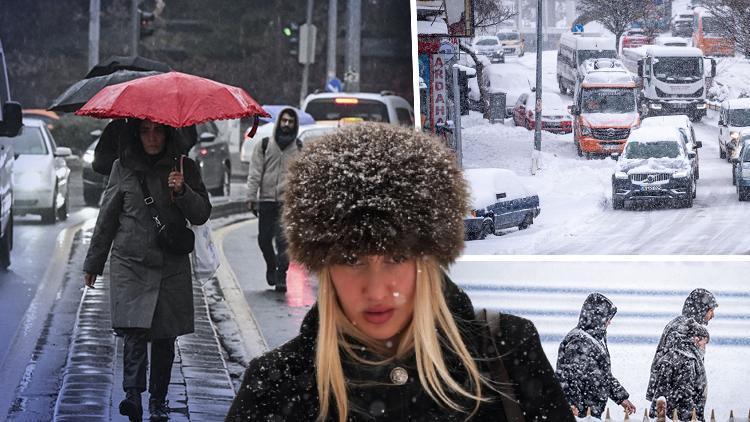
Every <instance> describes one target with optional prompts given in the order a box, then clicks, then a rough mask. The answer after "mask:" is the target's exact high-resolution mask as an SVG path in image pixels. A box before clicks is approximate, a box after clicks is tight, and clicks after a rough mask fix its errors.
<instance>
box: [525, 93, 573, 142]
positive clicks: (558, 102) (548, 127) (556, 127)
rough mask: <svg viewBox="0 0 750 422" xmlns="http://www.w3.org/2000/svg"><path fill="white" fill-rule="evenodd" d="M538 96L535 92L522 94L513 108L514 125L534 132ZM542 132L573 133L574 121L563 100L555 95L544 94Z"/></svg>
mask: <svg viewBox="0 0 750 422" xmlns="http://www.w3.org/2000/svg"><path fill="white" fill-rule="evenodd" d="M535 101H536V94H535V93H533V92H529V93H525V94H521V95H520V96H519V97H518V101H516V105H515V106H514V107H513V123H514V124H515V125H516V126H523V127H525V128H526V129H528V130H534V125H535V124H536V118H535V116H534V110H535V106H534V103H535ZM542 130H545V131H547V132H552V133H571V132H572V131H573V120H572V118H571V117H570V114H569V113H568V109H567V107H566V106H565V104H564V103H563V101H562V98H560V96H559V95H558V94H555V93H552V92H550V93H546V92H545V93H543V94H542Z"/></svg>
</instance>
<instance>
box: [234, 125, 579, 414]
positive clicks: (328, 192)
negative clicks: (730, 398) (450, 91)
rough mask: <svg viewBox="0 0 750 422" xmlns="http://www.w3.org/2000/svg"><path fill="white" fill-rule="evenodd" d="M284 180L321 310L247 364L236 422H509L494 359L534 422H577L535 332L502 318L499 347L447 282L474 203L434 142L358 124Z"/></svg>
mask: <svg viewBox="0 0 750 422" xmlns="http://www.w3.org/2000/svg"><path fill="white" fill-rule="evenodd" d="M288 177H289V179H288V183H287V190H286V194H285V201H284V214H283V219H284V227H285V230H286V235H287V238H288V240H289V251H290V255H291V257H292V258H293V259H294V260H295V261H296V262H299V263H300V264H302V265H304V266H305V267H306V268H307V269H308V270H309V272H310V274H311V275H312V276H313V277H315V278H317V281H318V298H317V302H316V304H315V306H314V307H313V308H312V309H311V310H310V311H309V312H308V314H307V315H306V316H305V318H304V320H303V323H302V327H301V329H300V334H299V335H298V336H297V337H295V338H293V339H292V340H290V341H289V342H287V343H286V344H284V345H282V346H280V347H279V348H277V349H275V350H273V351H271V352H268V353H266V354H265V355H263V356H260V357H258V358H256V359H254V360H253V361H252V362H250V365H249V367H248V368H247V370H246V372H245V375H244V377H243V380H242V384H241V386H240V390H239V392H238V393H237V397H236V398H235V399H234V402H233V403H232V406H231V408H230V410H229V413H228V415H227V417H226V420H227V421H282V420H283V421H295V422H308V421H309V422H312V421H318V420H320V421H336V422H344V421H373V422H375V421H382V422H385V421H387V422H394V421H424V422H427V421H465V420H476V421H490V420H491V421H499V422H503V421H507V420H508V419H507V418H506V410H509V409H510V408H511V407H512V406H511V405H508V408H507V409H506V408H505V407H504V406H505V402H503V399H502V398H501V396H500V393H499V392H498V390H499V386H498V384H497V383H496V382H495V381H494V380H493V379H492V378H491V377H492V375H491V373H492V370H491V369H490V368H489V365H491V363H492V362H496V359H498V354H499V355H500V356H502V358H501V359H502V362H503V363H504V367H505V368H506V369H507V373H508V376H509V381H510V382H509V383H510V384H511V385H512V387H513V388H514V394H515V396H516V398H517V400H518V403H517V404H516V405H515V406H516V407H518V409H516V410H517V411H518V413H523V414H525V421H527V422H532V421H540V422H541V421H555V422H569V421H570V422H572V421H573V420H574V419H573V415H572V414H571V413H570V409H569V408H568V405H567V403H566V401H565V398H564V396H563V394H562V390H561V389H560V385H559V383H558V382H557V380H556V379H555V377H554V372H553V370H552V367H551V365H550V363H549V361H548V360H547V358H546V356H545V354H544V351H543V349H542V348H541V342H540V339H539V335H538V333H537V331H536V329H535V328H534V326H533V324H532V323H531V322H530V321H528V320H525V319H522V318H519V317H514V316H510V315H506V314H501V318H500V324H499V334H497V335H496V336H495V337H491V336H492V334H490V333H491V331H489V330H487V328H488V326H487V321H484V322H482V320H481V319H478V318H477V317H475V312H474V309H473V306H472V304H471V301H470V300H469V298H468V296H467V295H466V293H464V292H463V291H462V290H461V289H460V288H459V287H458V286H456V284H454V283H453V282H452V281H451V280H449V279H448V278H447V277H446V275H445V273H444V271H443V269H444V268H445V267H447V266H448V265H449V264H450V263H452V262H453V261H454V260H455V259H456V258H457V257H458V256H459V254H460V252H461V249H462V247H463V237H464V234H463V218H464V215H465V214H466V210H467V209H468V194H467V188H466V181H465V180H464V177H463V174H462V173H461V170H460V169H459V168H458V166H457V164H456V160H455V156H454V155H453V154H452V153H451V152H450V151H449V150H448V149H447V148H446V147H445V146H444V145H442V144H441V143H440V141H439V140H437V139H435V138H433V137H431V136H429V135H426V134H423V133H419V132H416V131H414V130H413V129H408V128H399V127H396V126H392V125H386V124H378V123H362V124H357V125H354V126H350V127H347V128H344V129H340V130H339V131H337V132H334V133H333V134H330V135H327V136H324V137H322V138H320V139H317V140H316V141H315V142H314V143H311V144H309V145H306V146H305V148H303V149H302V151H301V153H300V155H299V157H298V159H297V160H295V161H294V163H293V164H292V165H291V167H290V169H289V175H288ZM490 340H496V344H497V345H498V350H497V354H496V355H495V356H494V359H495V360H494V361H491V360H489V359H485V358H484V357H480V350H482V344H486V342H487V341H490ZM495 368H497V367H495ZM517 420H518V419H514V421H517Z"/></svg>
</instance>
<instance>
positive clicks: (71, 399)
mask: <svg viewBox="0 0 750 422" xmlns="http://www.w3.org/2000/svg"><path fill="white" fill-rule="evenodd" d="M82 237H85V238H90V233H88V236H82ZM96 286H97V288H96V289H86V290H85V292H84V294H83V297H82V298H81V304H80V307H79V309H78V315H77V317H76V324H75V328H74V330H73V338H72V339H71V343H70V349H69V353H68V358H67V363H66V365H65V368H64V369H63V378H62V385H61V388H60V391H59V395H58V397H57V403H56V404H55V410H54V420H56V421H80V420H87V421H110V420H125V419H126V418H125V417H124V416H121V415H120V414H119V410H118V405H119V403H120V401H121V400H122V399H123V398H124V393H123V391H122V339H121V338H118V337H115V336H114V335H113V332H112V329H111V323H110V308H109V271H108V269H107V270H106V271H105V273H104V274H103V275H102V276H101V277H100V278H99V279H98V280H97V283H96ZM193 300H194V307H195V333H194V334H191V335H186V336H182V337H179V338H178V339H177V344H176V347H175V355H176V356H175V363H174V366H173V368H172V382H171V384H170V386H169V394H168V396H167V400H169V407H170V409H171V414H170V420H172V421H223V420H224V417H225V416H226V413H227V411H228V410H229V406H230V404H231V402H232V399H233V397H234V389H233V387H232V384H231V381H230V378H229V374H228V372H227V369H226V363H225V361H224V358H223V355H222V352H221V349H220V346H219V342H218V340H217V337H216V331H215V329H214V326H213V325H212V323H211V320H210V317H209V313H208V306H207V305H206V300H205V296H204V294H203V290H202V288H201V286H200V284H199V282H198V281H197V280H194V281H193ZM142 401H143V404H144V419H148V417H149V415H148V393H145V394H143V398H142Z"/></svg>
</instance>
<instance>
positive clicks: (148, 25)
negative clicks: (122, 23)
mask: <svg viewBox="0 0 750 422" xmlns="http://www.w3.org/2000/svg"><path fill="white" fill-rule="evenodd" d="M138 18H139V21H140V23H139V26H140V35H141V38H145V37H148V36H150V35H153V34H154V18H155V16H154V14H153V13H151V12H144V11H143V10H141V9H138Z"/></svg>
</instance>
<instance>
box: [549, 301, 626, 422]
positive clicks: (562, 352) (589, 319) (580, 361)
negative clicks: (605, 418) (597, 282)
mask: <svg viewBox="0 0 750 422" xmlns="http://www.w3.org/2000/svg"><path fill="white" fill-rule="evenodd" d="M616 312H617V308H616V307H615V306H614V305H613V304H612V302H611V301H610V300H609V299H607V298H606V297H604V295H601V294H599V293H592V294H591V295H589V297H588V298H586V301H585V302H584V303H583V307H582V308H581V314H580V317H579V320H578V326H576V328H574V329H573V330H571V331H570V332H569V333H568V334H567V335H566V336H565V338H564V339H563V341H562V343H560V349H559V351H558V354H557V372H556V374H557V377H558V379H559V381H560V385H561V386H562V389H563V391H564V392H565V397H566V398H567V400H568V403H570V404H571V405H573V406H576V407H577V408H578V412H579V414H580V415H584V414H586V409H587V408H589V407H590V408H591V415H592V416H594V417H597V418H598V417H599V416H601V414H602V412H603V411H604V408H605V406H606V404H607V399H610V398H611V399H612V400H613V401H614V402H615V403H617V404H620V403H622V401H623V400H625V399H627V398H628V397H629V395H628V392H627V391H625V388H623V387H622V385H620V382H619V381H618V380H617V378H615V377H614V375H612V365H611V362H610V358H609V349H608V348H607V321H608V320H610V319H611V318H612V317H614V315H615V313H616Z"/></svg>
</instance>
